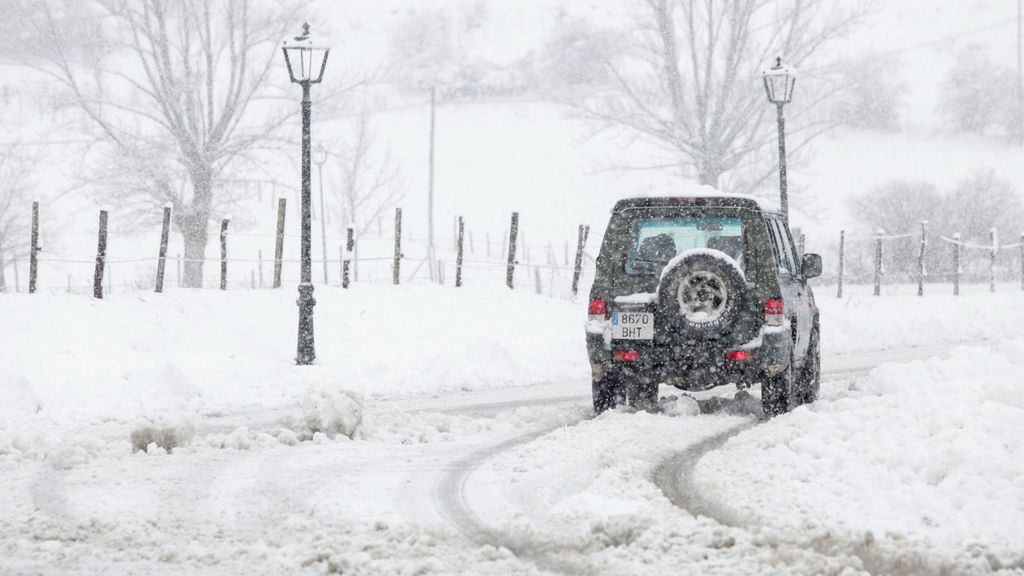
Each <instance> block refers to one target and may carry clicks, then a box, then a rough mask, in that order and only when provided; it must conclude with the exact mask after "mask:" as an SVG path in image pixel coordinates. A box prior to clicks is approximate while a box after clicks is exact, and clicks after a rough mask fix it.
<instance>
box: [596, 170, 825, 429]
mask: <svg viewBox="0 0 1024 576" xmlns="http://www.w3.org/2000/svg"><path fill="white" fill-rule="evenodd" d="M820 274H821V257H820V256H818V255H817V254H806V255H803V256H802V257H801V256H800V255H798V254H797V252H796V250H795V248H794V246H793V240H792V237H791V235H790V233H789V226H788V224H787V223H786V219H785V218H784V217H783V216H782V215H781V214H779V213H778V212H776V211H774V210H772V209H771V208H768V207H766V206H763V205H762V203H761V202H759V201H758V200H757V199H756V198H754V197H752V196H744V195H736V194H724V193H719V192H716V191H714V190H713V189H710V188H707V187H701V188H700V189H699V192H693V193H690V194H682V195H679V196H675V195H665V196H651V195H648V196H642V197H637V198H630V199H626V200H622V201H619V202H618V203H617V204H616V205H615V208H614V210H613V211H612V216H611V220H610V221H609V223H608V229H607V231H606V232H605V236H604V241H603V243H602V244H601V252H600V254H599V256H598V258H597V275H596V277H595V280H594V286H593V288H592V289H591V291H590V306H589V319H588V321H587V351H588V353H589V355H590V365H591V368H592V372H593V394H594V410H595V412H598V413H600V412H603V411H605V410H607V409H609V408H613V407H615V406H616V405H617V404H623V403H629V404H630V405H632V406H635V407H638V408H643V409H653V408H654V407H655V406H656V405H657V402H658V389H659V385H660V384H669V385H673V386H676V387H678V388H680V389H682V390H687V391H697V390H707V389H709V388H713V387H715V386H719V385H723V384H730V383H731V384H736V386H737V387H738V388H740V389H744V388H747V387H750V386H751V385H753V384H755V383H760V384H761V399H762V406H763V408H764V412H765V414H766V415H768V416H773V415H777V414H781V413H783V412H786V411H788V410H789V409H791V408H792V407H795V406H796V405H798V404H801V403H807V402H813V401H814V400H815V399H816V398H817V394H818V388H819V353H818V342H819V333H820V332H819V329H818V308H817V305H816V304H815V302H814V294H813V292H812V291H811V287H810V286H808V284H807V280H808V279H810V278H813V277H815V276H819V275H820Z"/></svg>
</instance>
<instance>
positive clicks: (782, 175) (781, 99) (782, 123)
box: [763, 58, 796, 221]
mask: <svg viewBox="0 0 1024 576" xmlns="http://www.w3.org/2000/svg"><path fill="white" fill-rule="evenodd" d="M763 76H764V89H765V91H766V92H767V93H768V101H769V102H771V103H772V104H775V107H776V109H777V110H778V117H779V204H780V206H781V208H782V215H783V217H784V218H785V219H786V220H787V221H789V196H788V195H787V191H786V118H785V116H783V114H782V107H783V106H785V105H786V104H789V102H790V101H791V100H792V99H793V86H795V85H796V70H794V69H792V68H790V67H789V66H786V65H785V64H783V63H782V58H776V59H775V66H772V67H771V69H769V70H765V71H764V74H763Z"/></svg>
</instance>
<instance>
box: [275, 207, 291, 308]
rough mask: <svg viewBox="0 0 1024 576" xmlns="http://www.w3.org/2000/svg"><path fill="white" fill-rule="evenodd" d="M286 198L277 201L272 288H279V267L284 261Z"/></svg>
mask: <svg viewBox="0 0 1024 576" xmlns="http://www.w3.org/2000/svg"><path fill="white" fill-rule="evenodd" d="M287 205H288V200H287V199H286V198H278V199H277V234H276V238H275V241H274V284H273V287H274V288H280V287H281V265H282V260H283V259H284V214H285V209H286V208H287Z"/></svg>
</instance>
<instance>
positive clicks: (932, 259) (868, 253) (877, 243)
mask: <svg viewBox="0 0 1024 576" xmlns="http://www.w3.org/2000/svg"><path fill="white" fill-rule="evenodd" d="M975 235H976V236H977V234H975ZM837 240H838V242H833V243H831V244H830V243H827V242H825V243H821V244H820V247H821V249H822V252H825V253H826V254H828V253H831V254H836V255H837V258H836V260H835V264H834V265H833V266H832V267H827V268H826V271H825V274H823V275H822V277H821V278H819V279H818V280H817V281H816V283H817V284H818V285H834V286H835V287H836V295H837V296H839V297H842V295H843V286H844V284H847V285H849V284H869V285H873V287H874V289H873V293H874V295H876V296H879V295H881V294H882V293H883V292H884V290H883V288H884V287H886V286H893V285H898V284H907V283H911V284H917V293H918V295H920V296H924V295H925V292H926V291H932V290H935V289H940V288H939V287H938V286H937V285H941V284H946V285H948V286H947V288H948V289H949V290H950V291H951V292H952V293H953V294H954V295H959V294H960V291H961V286H962V285H965V284H987V286H988V289H989V291H992V292H994V291H996V289H997V285H999V284H1004V283H1006V282H1009V281H1012V282H1015V283H1019V285H1020V289H1021V290H1024V233H1021V235H1020V239H1019V240H1017V241H1016V242H1011V243H1001V242H1000V241H999V235H998V233H997V230H996V229H995V228H991V229H989V231H988V242H987V243H983V242H981V241H978V240H977V239H972V240H971V241H965V240H963V238H962V237H961V235H960V234H959V233H953V234H943V233H938V232H935V231H932V230H929V228H928V223H927V222H921V224H920V227H919V229H918V230H915V231H907V232H902V233H899V234H889V233H885V232H883V231H877V232H876V233H874V234H861V235H859V236H858V235H853V236H848V235H847V234H846V232H845V230H843V231H840V233H839V238H838V239H837ZM926 289H927V290H926Z"/></svg>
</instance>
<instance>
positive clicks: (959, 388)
mask: <svg viewBox="0 0 1024 576" xmlns="http://www.w3.org/2000/svg"><path fill="white" fill-rule="evenodd" d="M1022 373H1024V339H1018V340H1013V341H1004V342H1001V343H999V344H997V345H996V346H994V348H992V349H990V348H960V349H957V350H955V351H954V352H953V354H952V355H951V356H950V357H949V358H946V359H938V358H935V359H930V360H926V361H918V362H913V363H909V364H886V365H883V366H881V367H880V368H878V369H876V370H874V371H873V372H872V373H871V374H870V375H869V376H868V377H866V378H865V379H862V380H859V381H858V382H857V384H856V387H857V388H858V389H856V390H849V391H846V390H831V391H826V394H827V395H830V396H832V399H827V400H823V401H820V402H818V403H816V404H814V405H812V406H810V407H802V408H799V409H797V410H796V411H794V412H793V413H791V414H788V415H786V416H783V417H780V418H776V419H774V420H772V421H771V422H768V423H766V424H763V425H761V426H758V427H756V428H754V429H752V430H750V431H748V432H745V433H743V434H741V435H740V436H738V437H736V438H734V439H733V440H731V441H730V442H729V443H728V444H727V445H726V447H725V448H724V449H723V450H721V451H718V452H713V453H711V454H710V455H708V456H707V457H706V458H705V459H704V460H703V461H702V462H701V464H700V465H699V466H698V473H697V481H698V483H699V484H703V485H705V486H712V485H713V486H714V487H715V488H714V490H715V491H717V492H718V493H720V494H721V496H722V499H723V501H724V502H727V503H728V506H730V507H732V508H735V509H737V510H739V511H741V512H746V513H749V514H751V515H752V516H754V517H755V518H758V519H759V520H760V521H761V522H763V523H766V524H768V525H770V526H788V527H797V526H801V525H805V524H806V525H809V526H812V527H815V526H816V527H818V528H820V529H822V530H838V532H839V533H845V534H848V535H855V536H851V537H853V538H863V535H864V534H865V533H867V532H871V531H875V534H874V537H875V538H878V539H879V540H883V539H884V540H886V541H889V542H893V541H905V542H907V543H909V545H911V547H917V548H918V549H920V550H921V551H922V552H923V554H922V557H924V558H932V559H934V560H935V561H936V564H935V565H934V566H931V567H925V568H927V569H925V570H923V571H926V572H928V571H933V570H937V569H939V568H942V567H943V566H946V567H948V566H950V565H953V566H959V567H960V568H958V569H957V570H960V569H963V566H965V565H972V566H977V565H980V566H981V567H983V568H985V569H987V568H998V567H1000V566H1008V565H1016V566H1018V567H1020V566H1021V564H1020V563H1021V562H1022V561H1024V547H1022V546H1021V540H1020V526H1021V525H1024V500H1022V498H1021V495H1022V494H1024V426H1022V425H1021V422H1024V378H1022V377H1021V374H1022ZM721 478H729V479H730V480H729V482H726V483H722V482H721V481H720V479H721ZM786 486H788V487H790V488H786V489H780V487H786ZM943 563H945V564H943ZM957 570H954V571H957Z"/></svg>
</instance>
